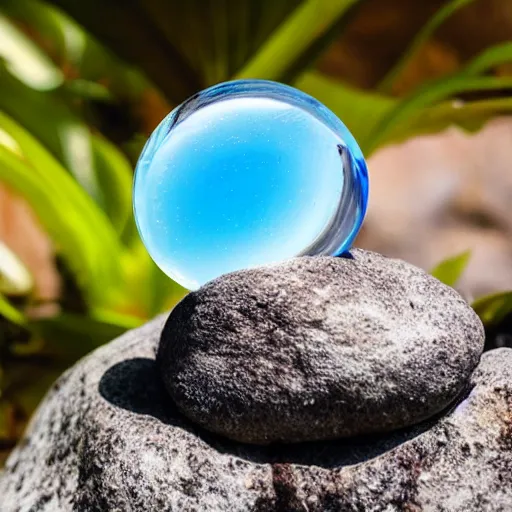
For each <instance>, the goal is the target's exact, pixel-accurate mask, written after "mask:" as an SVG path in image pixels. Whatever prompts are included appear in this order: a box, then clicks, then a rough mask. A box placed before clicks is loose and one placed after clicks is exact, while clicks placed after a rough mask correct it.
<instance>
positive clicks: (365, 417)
mask: <svg viewBox="0 0 512 512" xmlns="http://www.w3.org/2000/svg"><path fill="white" fill-rule="evenodd" d="M352 255H353V258H352V259H348V258H331V257H313V258H312V257H302V258H296V259H293V260H290V261H287V262H284V263H280V264H277V265H273V266H267V267H259V268H255V269H252V270H243V271H239V272H235V273H232V274H228V275H225V276H222V277H220V278H218V279H216V280H214V281H212V282H211V283H209V284H207V285H206V286H204V287H203V288H201V289H200V290H198V291H196V292H193V293H190V294H189V295H188V296H187V297H186V298H185V299H184V300H183V301H182V302H181V303H180V304H179V305H178V306H177V307H176V308H175V309H174V311H173V312H172V313H171V316H170V318H169V321H168V324H167V328H166V330H165V332H164V335H163V337H162V343H161V346H160V350H159V356H158V358H157V359H158V360H159V367H160V370H161V372H162V375H163V380H164V383H165V385H166V387H167V389H168V391H169V393H170V395H171V397H172V398H173V400H174V401H175V403H176V404H177V405H178V407H179V409H180V410H181V412H183V413H184V414H185V415H186V416H187V417H188V418H190V419H191V420H192V421H194V422H195V423H197V424H199V425H201V426H203V427H205V428H207V429H209V430H211V431H212V432H216V433H219V434H223V435H225V436H227V437H229V438H231V439H234V440H237V441H242V442H248V443H256V444H268V443H272V442H298V441H316V440H327V439H337V438H340V437H349V436H354V435H360V434H368V433H377V432H385V431H389V430H393V429H396V428H401V427H405V426H409V425H412V424H415V423H418V422H420V421H422V420H424V419H426V418H429V417H430V416H432V415H433V414H435V413H437V412H439V411H440V410H442V409H443V408H445V407H446V406H447V405H448V404H449V403H451V402H452V401H453V400H454V399H455V398H456V396H457V395H458V394H459V393H460V392H461V390H462V388H463V387H464V386H465V384H466V382H467V380H468V378H469V375H470V373H471V372H472V370H473V369H474V368H475V366H476V364H477V362H478V359H479V357H480V355H481V353H482V349H483V344H484V330H483V326H482V323H481V322H480V319H479V318H478V317H477V315H476V314H475V313H474V311H473V310H472V309H471V308H470V306H469V305H468V304H467V303H466V302H465V301H464V300H463V299H462V298H461V296H460V295H459V294H458V293H457V292H456V291H455V290H453V289H452V288H450V287H448V286H445V285H444V284H442V283H441V282H440V281H438V280H437V279H434V278H433V277H432V276H430V275H429V274H427V273H425V272H424V271H423V270H421V269H419V268H417V267H414V266H412V265H409V264H407V263H405V262H403V261H400V260H395V259H389V258H386V257H384V256H381V255H379V254H376V253H371V252H367V251H362V250H354V251H353V253H352Z"/></svg>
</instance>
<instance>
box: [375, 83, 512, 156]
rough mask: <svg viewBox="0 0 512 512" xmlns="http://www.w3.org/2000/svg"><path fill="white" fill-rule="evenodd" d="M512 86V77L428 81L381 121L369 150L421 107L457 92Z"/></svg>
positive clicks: (511, 87) (508, 87)
mask: <svg viewBox="0 0 512 512" xmlns="http://www.w3.org/2000/svg"><path fill="white" fill-rule="evenodd" d="M503 89H512V78H509V77H505V78H500V77H490V76H489V77H466V76H460V75H455V76H450V77H448V78H442V79H440V80H436V81H433V82H430V83H427V84H425V85H424V86H423V87H421V88H420V89H419V90H418V91H415V92H414V93H413V94H411V95H410V96H409V97H407V98H405V99H404V100H403V101H401V102H400V103H399V104H398V105H397V106H396V107H395V108H394V109H393V110H392V111H390V112H389V114H388V115H386V116H385V117H384V119H382V121H381V122H380V123H379V124H377V125H376V126H375V128H374V130H373V132H372V134H371V136H370V138H369V143H368V146H369V150H370V151H371V150H374V149H375V148H376V147H377V146H379V145H380V144H381V143H383V141H385V140H386V139H387V138H388V137H389V132H391V131H392V130H394V129H396V126H397V125H399V124H400V123H403V122H406V121H407V120H408V119H410V118H411V117H412V116H414V115H416V114H417V113H418V112H419V111H420V110H421V109H423V108H426V107H429V106H431V105H434V104H436V103H439V102H441V101H443V100H445V99H446V98H449V97H452V96H454V95H457V94H462V93H467V92H472V91H495V90H503Z"/></svg>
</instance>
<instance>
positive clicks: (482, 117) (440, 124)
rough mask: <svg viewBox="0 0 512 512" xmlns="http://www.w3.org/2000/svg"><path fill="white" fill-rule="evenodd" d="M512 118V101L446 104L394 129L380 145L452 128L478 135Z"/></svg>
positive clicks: (502, 99)
mask: <svg viewBox="0 0 512 512" xmlns="http://www.w3.org/2000/svg"><path fill="white" fill-rule="evenodd" d="M499 115H512V98H511V97H508V98H507V97H504V98H493V99H487V100H478V101H469V102H465V101H453V100H452V101H445V102H442V103H440V104H438V105H434V106H432V107H428V108H424V109H421V110H419V111H418V112H416V113H415V114H414V115H412V116H411V117H410V118H408V119H407V120H406V121H405V122H402V123H398V124H397V125H395V126H393V127H392V128H391V129H390V131H389V132H388V133H387V135H386V137H385V138H383V139H381V141H380V144H386V143H389V142H400V141H403V140H406V139H408V138H410V137H412V136H415V135H422V134H428V133H437V132H440V131H441V130H443V129H445V128H447V127H448V126H451V125H457V126H460V127H461V128H464V129H465V130H469V131H476V130H479V129H480V128H481V127H482V125H483V124H484V123H485V122H486V121H488V120H489V119H491V118H493V117H496V116H499Z"/></svg>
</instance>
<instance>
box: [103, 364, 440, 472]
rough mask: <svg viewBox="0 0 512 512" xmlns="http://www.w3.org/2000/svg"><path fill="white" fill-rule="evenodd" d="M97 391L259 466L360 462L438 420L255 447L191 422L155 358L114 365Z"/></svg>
mask: <svg viewBox="0 0 512 512" xmlns="http://www.w3.org/2000/svg"><path fill="white" fill-rule="evenodd" d="M99 392H100V394H101V396H102V397H103V398H104V399H105V400H107V401H108V402H110V403H111V404H112V405H114V406H116V407H120V408H122V409H125V410H128V411H130V412H132V413H133V414H143V415H148V416H152V417H154V418H156V419H158V420H160V421H161V422H162V423H164V424H166V425H169V426H172V427H175V428H180V429H183V430H185V431H187V432H190V433H191V434H193V435H195V436H197V437H199V438H200V439H201V440H202V441H204V442H205V443H207V444H208V445H209V446H211V447H212V448H213V449H215V450H217V451H218V452H221V453H228V454H231V455H233V456H236V457H239V458H242V459H245V460H249V461H252V462H255V463H259V464H267V463H268V464H273V463H294V464H302V465H306V466H308V465H314V466H319V467H323V468H338V467H343V466H348V465H353V464H359V463H362V462H365V461H367V460H370V459H372V458H374V457H377V456H379V455H381V454H383V453H385V452H386V451H389V450H392V449H394V448H396V447H397V446H399V445H400V444H402V443H405V442H406V441H409V440H411V439H413V438H415V437H417V436H418V435H420V434H422V433H423V432H425V431H426V430H428V429H429V428H430V427H431V426H432V425H433V424H434V423H435V421H436V420H435V419H433V420H429V421H428V422H424V423H422V424H420V425H416V426H415V427H412V428H408V429H404V430H400V431H395V432H392V433H388V434H381V435H372V436H364V437H358V438H350V439H346V440H335V441H315V442H308V443H295V444H273V445H268V446H257V445H251V444H244V443H239V442H236V441H232V440H230V439H227V438H225V437H223V436H221V435H218V434H214V433H211V432H209V431H207V430H205V429H203V428H201V427H199V426H197V425H195V424H194V423H192V422H191V421H190V420H188V419H187V418H186V417H185V416H184V415H183V414H181V413H180V412H179V411H178V409H177V407H176V405H175V404H174V402H173V401H172V400H171V398H170V397H169V396H168V394H167V392H166V390H165V388H164V386H163V384H162V383H161V381H160V378H159V374H158V369H157V365H156V361H155V360H154V359H149V358H134V359H127V360H125V361H122V362H120V363H117V364H115V365H114V366H112V367H111V368H109V369H108V370H107V371H106V372H105V373H104V374H103V376H102V378H101V380H100V383H99Z"/></svg>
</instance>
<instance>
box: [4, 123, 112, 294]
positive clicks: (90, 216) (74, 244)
mask: <svg viewBox="0 0 512 512" xmlns="http://www.w3.org/2000/svg"><path fill="white" fill-rule="evenodd" d="M0 127H1V128H3V129H4V130H5V131H7V132H8V133H9V134H10V135H11V136H12V137H13V138H14V139H15V140H16V142H17V143H18V144H19V148H20V150H21V151H22V155H21V156H20V154H19V153H18V152H14V151H13V150H12V149H10V148H8V147H6V146H1V145H0V181H3V182H5V183H7V185H8V186H10V187H12V188H14V189H15V190H17V191H18V192H19V193H20V194H21V195H23V196H24V197H26V198H27V199H28V200H29V202H30V204H31V206H32V207H33V209H34V211H35V212H36V214H37V215H38V216H39V218H40V220H41V222H42V223H43V224H44V225H45V227H46V229H47V230H48V232H49V233H50V234H51V235H52V237H53V239H54V241H55V242H56V243H57V245H58V247H59V248H60V250H61V251H62V253H63V255H64V256H65V257H66V259H67V261H68V262H69V264H70V266H71V267H72V268H73V270H74V271H75V272H76V273H77V277H78V278H79V282H80V283H81V285H82V286H83V287H84V290H85V291H86V292H87V294H88V296H89V299H90V300H92V301H100V302H101V301H103V300H105V299H106V297H108V290H109V287H111V286H113V285H114V283H116V282H119V279H120V268H119V261H120V258H121V252H120V251H121V247H120V245H119V241H118V238H117V236H116V234H115V232H114V230H113V227H112V225H111V224H110V222H109V221H108V219H107V218H106V217H105V215H104V214H103V212H102V211H101V210H99V209H98V208H97V206H96V205H95V204H94V203H93V202H92V200H91V199H90V198H89V197H88V196H87V195H86V194H85V193H84V192H83V190H82V189H80V187H79V186H78V185H77V184H76V182H75V181H74V180H73V179H72V178H71V177H70V176H69V174H68V173H67V172H66V171H65V170H64V169H63V168H62V167H61V166H60V165H59V164H58V162H57V161H56V160H55V159H54V158H53V157H52V156H51V155H50V154H49V153H48V152H47V151H46V150H45V149H44V148H43V147H42V146H41V145H40V144H39V143H38V142H37V141H36V140H35V139H34V138H33V137H32V136H31V135H30V134H28V133H27V132H26V131H25V130H23V129H22V128H21V127H20V126H19V125H17V124H16V123H15V122H14V121H12V120H11V119H9V118H8V117H7V116H6V115H5V114H1V113H0Z"/></svg>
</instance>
